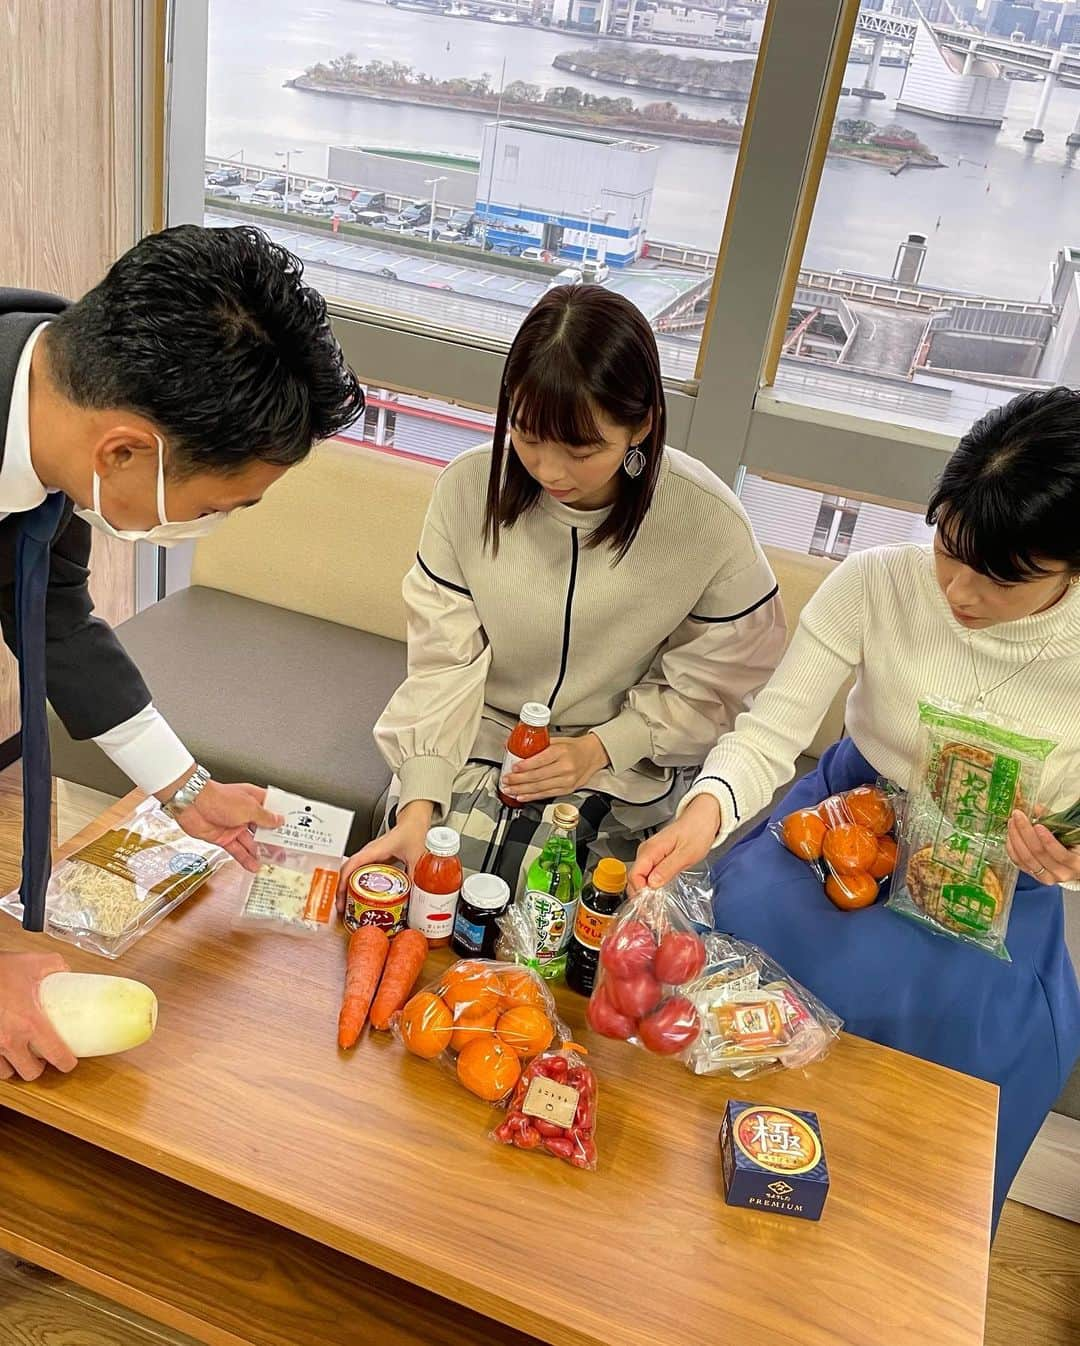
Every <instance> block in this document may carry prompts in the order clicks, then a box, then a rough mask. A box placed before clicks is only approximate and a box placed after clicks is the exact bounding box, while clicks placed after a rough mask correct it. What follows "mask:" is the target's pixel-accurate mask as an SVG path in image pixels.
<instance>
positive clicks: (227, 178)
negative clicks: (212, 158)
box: [206, 168, 244, 187]
mask: <svg viewBox="0 0 1080 1346" xmlns="http://www.w3.org/2000/svg"><path fill="white" fill-rule="evenodd" d="M243 180H244V175H243V173H241V172H240V170H239V169H238V168H218V169H215V171H214V172H213V173H208V174H207V177H206V181H207V182H208V183H209V184H212V185H213V186H214V187H239V186H240V184H241V183H242V182H243Z"/></svg>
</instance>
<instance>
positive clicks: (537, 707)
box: [499, 701, 551, 809]
mask: <svg viewBox="0 0 1080 1346" xmlns="http://www.w3.org/2000/svg"><path fill="white" fill-rule="evenodd" d="M550 722H551V711H550V710H549V709H548V708H547V706H542V705H541V704H540V702H539V701H526V702H525V704H524V705H523V706H522V708H521V718H520V719H519V720H518V722H517V724H516V725H514V727H513V729H512V730H511V731H510V737H509V738H508V739H507V740H506V756H505V757H504V758H503V764H502V770H501V772H500V773H499V780H500V782H502V781H504V780H505V779H506V777H507V776H509V774H510V773H511V771H513V769H514V767H516V766H517V764H518V763H519V762H524V761H525V760H526V759H527V758H529V757H535V756H536V755H537V753H541V752H543V751H544V750H545V748H549V747H550V746H551V736H550V734H549V733H548V724H549V723H550ZM499 799H500V800H501V801H502V802H503V803H504V804H505V805H506V807H507V808H510V809H519V808H521V800H520V799H515V798H514V797H513V795H510V794H507V792H506V791H505V790H504V789H503V788H502V786H501V784H500V788H499Z"/></svg>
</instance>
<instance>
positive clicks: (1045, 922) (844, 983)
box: [632, 388, 1080, 1219]
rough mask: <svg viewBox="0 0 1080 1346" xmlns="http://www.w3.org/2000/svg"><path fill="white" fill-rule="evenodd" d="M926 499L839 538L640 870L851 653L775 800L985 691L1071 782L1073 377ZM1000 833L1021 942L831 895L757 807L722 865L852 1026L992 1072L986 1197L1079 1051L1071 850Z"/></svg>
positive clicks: (789, 746) (877, 754) (1076, 432)
mask: <svg viewBox="0 0 1080 1346" xmlns="http://www.w3.org/2000/svg"><path fill="white" fill-rule="evenodd" d="M927 517H928V520H929V522H930V523H932V524H936V526H937V536H936V538H935V541H934V545H933V547H932V548H927V547H919V546H902V547H888V548H882V549H880V550H877V551H870V552H864V553H862V554H860V555H856V556H852V557H849V558H848V559H847V560H846V561H845V562H844V563H843V564H842V565H840V566H839V567H838V568H837V569H836V571H835V572H834V573H833V574H832V575H831V576H830V577H829V579H828V580H826V582H825V583H824V584H823V585H822V586H821V589H820V590H819V592H818V593H817V594H816V595H815V596H814V598H813V599H812V600H811V602H810V603H809V604H807V607H806V610H805V612H804V613H803V616H802V620H801V621H800V624H799V629H798V631H797V632H796V634H795V637H794V639H793V640H792V643H791V647H790V649H789V650H788V652H787V654H786V655H785V657H784V659H783V661H782V663H781V664H780V667H779V668H778V669H777V671H776V674H775V675H774V676H773V678H772V679H771V680H770V682H769V684H768V686H767V687H766V688H765V690H764V691H763V692H762V693H761V695H760V696H759V697H758V698H757V700H756V702H755V703H754V707H753V710H752V711H750V712H748V713H746V714H744V715H742V716H740V717H739V719H738V721H737V722H736V725H735V728H734V730H733V732H731V733H729V734H727V735H726V736H725V737H724V738H722V739H721V740H720V742H719V743H718V744H717V745H716V747H715V748H714V749H713V751H712V752H711V753H710V754H709V757H708V759H707V761H706V763H705V767H704V769H703V771H702V773H701V775H700V776H699V777H698V780H697V782H696V783H695V785H694V786H693V788H692V789H691V790H690V791H689V793H688V794H687V796H686V797H685V799H684V800H683V803H682V808H681V811H680V816H679V818H678V819H677V821H676V822H674V823H673V824H671V825H670V826H669V827H667V828H666V829H664V830H663V831H661V832H660V833H659V834H657V835H656V836H654V837H652V838H650V839H649V840H648V841H647V842H646V843H645V844H644V845H643V846H642V848H641V850H640V852H639V856H638V860H637V862H636V864H635V866H634V871H633V874H632V880H633V881H634V882H635V883H636V884H645V883H648V884H651V885H654V886H655V885H659V884H661V883H664V882H666V881H667V880H668V879H670V878H671V877H673V875H674V874H676V873H678V872H679V870H681V869H684V868H686V867H688V866H690V865H692V864H695V863H697V862H698V861H699V860H701V859H702V858H703V857H704V856H705V855H706V854H707V853H708V852H709V850H710V849H711V848H712V847H713V846H714V845H715V844H718V843H719V842H721V841H723V840H724V839H725V838H727V837H728V836H729V835H730V834H731V833H732V832H733V831H734V830H735V829H736V828H738V826H739V825H740V823H741V822H743V821H745V820H747V819H749V818H753V817H754V816H755V815H757V814H758V813H760V811H761V810H762V809H763V808H765V807H766V806H767V805H768V804H769V802H770V800H771V799H772V798H773V796H774V794H775V792H776V791H777V789H778V788H779V787H781V786H782V785H783V784H784V783H785V782H786V781H789V780H790V779H791V777H792V776H793V774H794V763H795V761H796V758H797V757H798V755H799V754H800V753H801V752H802V751H803V750H804V749H805V748H806V746H807V745H808V744H809V742H810V741H811V739H812V738H813V735H814V734H815V732H816V731H817V728H818V726H819V725H820V723H821V721H822V719H823V718H824V715H825V712H826V710H827V708H828V706H829V704H830V703H831V701H832V699H833V697H834V696H835V695H836V693H837V691H838V690H839V688H840V687H841V686H842V685H843V683H844V681H845V680H846V679H847V678H848V677H849V675H850V674H851V673H852V672H854V674H855V686H854V689H853V690H852V692H851V695H850V696H849V698H848V703H847V716H846V727H847V733H848V735H849V737H847V738H844V739H843V740H842V741H841V742H840V743H838V744H836V745H835V746H834V747H833V748H831V749H830V750H829V751H828V752H827V753H826V754H825V756H824V757H823V758H822V760H821V763H820V765H819V767H818V769H817V770H816V771H815V772H814V773H813V774H812V775H811V776H809V777H807V778H806V779H804V780H802V781H800V782H799V783H798V784H797V785H796V786H795V787H794V788H793V789H792V790H791V791H790V792H789V793H788V794H787V796H786V797H785V798H784V799H783V801H782V802H781V803H780V804H779V805H778V807H776V809H775V810H774V812H773V820H779V819H781V818H784V817H786V816H787V814H788V813H790V812H792V811H794V810H795V809H800V808H812V807H814V806H816V805H817V804H818V803H820V802H821V801H822V800H823V799H825V798H826V797H827V796H828V795H830V794H832V793H834V792H836V791H839V790H845V789H850V788H851V787H853V786H857V785H862V784H866V783H868V782H870V781H873V780H874V779H875V778H876V777H878V776H883V777H886V778H887V779H890V780H892V781H895V782H897V783H898V784H900V785H901V786H904V787H907V786H908V783H909V778H910V776H911V774H912V771H913V769H914V765H915V753H916V742H917V738H918V730H919V711H918V707H919V702H920V700H922V699H923V698H926V697H933V698H937V699H940V698H945V699H948V700H950V701H952V702H954V703H961V704H964V703H967V704H970V705H972V706H978V705H983V706H985V707H986V709H987V710H988V711H990V712H992V713H993V714H994V716H995V717H1004V720H1005V721H1006V722H1011V723H1013V724H1015V725H1016V726H1017V727H1019V728H1021V729H1023V728H1025V727H1027V728H1032V727H1034V728H1035V729H1036V730H1037V731H1039V735H1040V737H1049V738H1050V739H1052V740H1055V741H1056V742H1057V744H1058V746H1057V747H1056V748H1055V749H1054V751H1053V753H1052V754H1051V755H1050V757H1049V758H1048V760H1047V762H1046V769H1045V774H1044V778H1043V789H1042V798H1043V799H1044V801H1045V803H1046V804H1047V805H1048V806H1049V807H1050V808H1051V809H1054V810H1056V809H1059V808H1063V807H1067V806H1069V805H1071V804H1072V803H1073V802H1074V801H1075V800H1076V799H1077V798H1078V797H1080V527H1078V520H1080V394H1078V393H1076V392H1073V391H1070V390H1067V389H1064V388H1058V389H1055V390H1053V391H1050V392H1045V393H1044V392H1040V393H1029V394H1025V395H1023V396H1022V397H1019V398H1017V399H1016V400H1015V401H1014V402H1012V403H1010V405H1009V406H1007V407H1004V408H1001V409H999V410H996V411H993V412H991V413H990V414H989V415H987V416H986V417H984V418H983V419H982V420H981V421H979V422H978V424H976V425H975V426H974V427H973V428H972V429H971V430H970V431H969V432H968V434H967V435H966V436H965V437H964V439H963V440H962V441H961V443H960V446H959V448H958V449H957V451H956V453H955V454H954V455H953V457H952V458H951V459H950V460H949V463H948V465H947V466H946V468H945V471H944V473H943V475H942V478H941V481H940V483H939V485H938V487H937V490H936V491H935V494H934V497H933V499H932V501H931V503H930V508H929V512H928V516H927ZM1008 849H1009V853H1010V855H1011V857H1012V859H1013V861H1014V862H1015V864H1016V865H1017V866H1018V867H1019V868H1020V870H1021V871H1022V873H1021V878H1020V884H1019V887H1018V889H1017V893H1016V897H1015V900H1014V902H1013V906H1012V911H1011V916H1010V921H1009V927H1008V933H1007V944H1008V948H1009V951H1010V953H1011V956H1012V962H998V961H996V960H995V959H993V958H991V957H989V956H988V955H987V954H986V953H985V952H983V951H982V950H980V949H978V948H975V947H973V946H971V945H965V944H958V943H954V942H952V941H949V940H946V939H944V938H942V937H940V936H939V935H936V934H934V933H931V932H930V931H928V930H927V929H925V928H924V927H922V926H921V925H916V924H914V923H912V922H910V921H906V920H904V919H902V918H898V917H897V916H896V915H895V914H894V913H893V912H892V911H891V910H890V909H888V908H886V907H884V905H883V904H882V903H881V902H878V903H877V904H876V905H874V906H871V907H868V908H866V909H865V910H862V911H855V912H841V911H838V910H836V909H835V908H834V907H833V906H832V905H831V904H830V903H829V902H828V901H827V900H826V899H825V897H824V896H823V894H822V891H821V885H820V882H819V880H818V879H817V877H816V876H815V875H814V873H813V872H812V870H811V869H810V867H809V866H808V865H806V864H804V863H803V862H802V861H800V860H798V859H796V858H795V857H794V856H793V855H790V854H789V853H788V852H787V851H785V850H784V849H783V847H782V846H780V844H779V843H778V842H777V841H776V840H775V838H774V837H773V836H772V835H771V834H770V832H769V831H768V830H766V829H765V825H764V824H763V825H762V827H759V828H758V829H757V831H756V832H755V833H753V834H752V835H751V836H750V837H747V838H745V839H744V840H743V841H741V842H740V843H739V844H738V845H737V846H736V847H735V848H734V849H733V850H732V851H731V852H730V853H729V854H727V855H725V856H724V857H723V858H722V859H721V860H720V861H719V863H718V864H717V865H716V867H715V869H714V871H713V878H714V882H715V897H714V914H715V919H716V922H717V925H718V926H719V927H720V928H722V929H725V930H730V931H732V932H733V933H735V934H736V935H742V936H744V937H746V938H748V939H750V940H753V941H754V942H756V943H759V944H761V945H762V946H763V947H764V948H766V949H767V950H768V951H769V952H770V953H771V954H772V955H773V956H774V957H776V958H777V959H779V961H780V962H781V963H782V964H784V965H785V966H786V967H787V968H788V970H789V971H790V972H791V973H793V974H794V975H795V976H796V977H798V978H799V979H800V980H801V981H804V982H805V983H806V984H807V985H808V986H810V987H812V988H813V989H814V990H815V991H816V992H817V993H818V994H819V995H820V996H821V997H822V999H823V1000H824V1001H825V1002H826V1003H827V1004H829V1005H831V1006H832V1007H833V1008H834V1009H835V1010H836V1011H837V1012H838V1013H839V1014H841V1015H842V1016H843V1017H844V1019H845V1020H846V1023H847V1027H848V1029H849V1030H850V1031H851V1032H854V1033H858V1034H861V1035H862V1036H864V1037H869V1038H873V1039H875V1040H876V1041H878V1042H883V1043H885V1044H887V1045H889V1046H893V1047H897V1048H899V1049H901V1050H903V1051H907V1052H911V1053H913V1054H914V1055H917V1056H922V1057H925V1058H928V1059H929V1060H933V1061H938V1062H940V1063H941V1064H942V1065H947V1066H951V1067H952V1068H953V1069H956V1070H961V1071H965V1072H966V1073H968V1074H973V1075H978V1076H981V1077H983V1078H985V1079H989V1080H993V1081H995V1082H996V1083H997V1084H998V1085H999V1086H1000V1090H1001V1094H1000V1106H999V1132H998V1142H999V1143H998V1162H997V1169H996V1173H995V1180H994V1198H995V1199H994V1211H995V1219H996V1217H997V1216H998V1215H999V1214H1000V1211H1001V1205H1002V1203H1003V1202H1004V1200H1005V1196H1006V1194H1007V1193H1008V1190H1009V1186H1010V1184H1011V1182H1012V1179H1013V1177H1014V1176H1015V1174H1016V1171H1017V1169H1018V1168H1019V1166H1020V1162H1021V1160H1022V1159H1023V1157H1024V1154H1025V1153H1026V1152H1027V1149H1028V1147H1029V1146H1030V1144H1031V1141H1032V1140H1033V1139H1034V1136H1035V1133H1036V1132H1037V1130H1038V1128H1039V1126H1040V1125H1041V1123H1042V1121H1043V1119H1044V1118H1045V1116H1046V1114H1047V1112H1048V1111H1049V1110H1050V1108H1051V1107H1052V1106H1053V1103H1054V1101H1055V1099H1056V1098H1057V1096H1058V1094H1059V1093H1060V1091H1061V1089H1062V1087H1063V1086H1064V1084H1065V1081H1066V1079H1067V1078H1068V1075H1069V1073H1070V1071H1071V1069H1072V1066H1073V1063H1074V1062H1075V1060H1076V1058H1077V1056H1078V1054H1080V990H1078V988H1077V980H1076V974H1075V971H1074V968H1073V965H1072V961H1071V959H1070V956H1069V952H1068V949H1067V948H1066V945H1065V935H1064V913H1063V900H1064V901H1071V902H1076V901H1080V892H1077V891H1075V890H1077V889H1080V851H1077V850H1067V849H1066V848H1065V847H1064V846H1062V845H1061V844H1060V843H1059V842H1057V841H1056V840H1055V839H1054V837H1053V836H1052V835H1051V834H1050V832H1049V831H1048V830H1047V829H1046V828H1045V827H1041V826H1038V825H1035V824H1033V823H1032V822H1031V821H1030V820H1029V819H1028V818H1027V817H1025V816H1024V815H1023V814H1021V813H1019V812H1016V813H1014V814H1013V816H1012V818H1011V819H1010V822H1009V835H1008ZM1063 888H1065V889H1066V890H1073V891H1066V892H1065V893H1064V894H1063V892H1062V889H1063Z"/></svg>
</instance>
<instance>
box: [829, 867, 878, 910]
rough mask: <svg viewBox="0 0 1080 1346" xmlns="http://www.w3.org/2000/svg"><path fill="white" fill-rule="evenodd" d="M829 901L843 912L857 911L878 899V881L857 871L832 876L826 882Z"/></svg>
mask: <svg viewBox="0 0 1080 1346" xmlns="http://www.w3.org/2000/svg"><path fill="white" fill-rule="evenodd" d="M825 892H826V894H827V895H828V898H829V901H830V902H832V904H833V905H834V906H837V907H839V908H840V910H841V911H857V910H858V909H859V908H860V907H868V906H870V904H871V903H872V902H873V901H874V900H875V899H876V898H877V895H878V886H877V880H876V879H872V878H871V877H870V875H869V874H863V873H861V872H860V871H859V870H855V871H854V872H853V873H850V874H830V875H829V877H828V878H827V879H826V880H825Z"/></svg>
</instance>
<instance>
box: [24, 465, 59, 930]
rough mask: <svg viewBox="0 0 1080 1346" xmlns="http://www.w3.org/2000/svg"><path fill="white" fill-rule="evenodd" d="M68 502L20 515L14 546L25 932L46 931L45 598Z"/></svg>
mask: <svg viewBox="0 0 1080 1346" xmlns="http://www.w3.org/2000/svg"><path fill="white" fill-rule="evenodd" d="M66 503H67V498H66V496H65V495H64V493H63V492H62V491H56V492H54V494H52V495H49V496H46V497H45V500H44V501H43V502H42V503H41V504H40V505H38V507H37V509H32V510H29V511H27V513H25V514H22V515H20V516H19V538H18V542H17V543H16V546H15V653H16V655H17V657H18V660H19V704H20V707H21V711H22V780H23V855H22V904H23V927H24V928H25V929H26V930H34V931H39V930H42V929H44V926H45V890H46V889H47V888H48V886H49V875H50V873H51V872H52V758H51V757H50V755H49V722H48V716H47V713H46V708H45V707H46V693H45V681H46V679H45V597H46V594H47V593H48V589H49V559H50V554H51V550H52V540H53V538H54V537H55V536H56V530H57V528H58V527H59V525H60V518H61V516H62V515H63V512H64V505H65V504H66Z"/></svg>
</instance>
